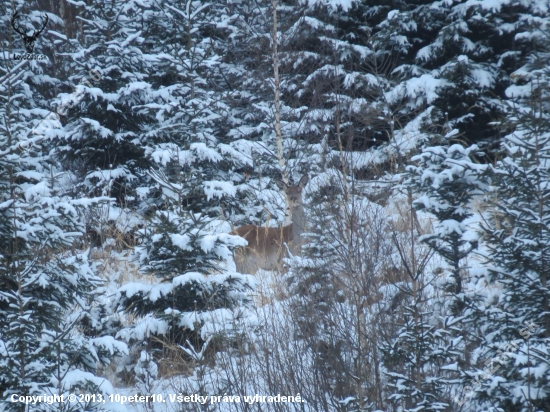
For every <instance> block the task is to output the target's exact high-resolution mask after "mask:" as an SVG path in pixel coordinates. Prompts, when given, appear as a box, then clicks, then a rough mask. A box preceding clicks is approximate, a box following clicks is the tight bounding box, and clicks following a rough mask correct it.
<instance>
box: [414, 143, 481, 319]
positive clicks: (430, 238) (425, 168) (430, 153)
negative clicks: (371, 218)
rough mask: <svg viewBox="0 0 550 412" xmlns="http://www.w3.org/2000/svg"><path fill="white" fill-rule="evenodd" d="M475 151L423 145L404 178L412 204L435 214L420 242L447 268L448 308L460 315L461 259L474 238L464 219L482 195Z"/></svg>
mask: <svg viewBox="0 0 550 412" xmlns="http://www.w3.org/2000/svg"><path fill="white" fill-rule="evenodd" d="M478 153H479V149H478V148H477V146H475V145H474V146H471V147H469V148H464V147H462V146H461V145H459V144H454V145H452V146H450V147H442V146H435V147H427V148H426V149H424V151H423V152H422V153H421V154H419V155H417V156H415V157H413V158H412V159H411V160H412V161H413V162H416V164H415V165H411V166H409V167H408V174H409V177H408V181H407V182H406V183H405V184H406V185H407V186H408V187H410V188H411V189H412V190H413V191H414V193H415V194H417V195H418V198H417V199H416V200H415V202H414V204H415V207H416V208H417V210H423V211H426V212H428V213H430V214H432V215H433V216H435V218H436V221H435V222H434V232H433V233H430V234H426V235H423V236H422V237H421V238H420V241H422V242H425V243H426V244H428V245H429V246H430V247H431V248H432V249H433V250H435V251H436V252H437V253H438V254H439V255H440V256H442V257H443V258H444V259H445V261H446V262H447V264H448V265H449V270H450V281H449V283H448V285H447V286H446V289H447V292H448V293H449V294H451V295H452V296H453V302H452V303H450V305H449V306H450V308H451V310H452V313H453V315H454V316H460V314H461V312H462V310H463V309H464V307H465V305H466V301H465V299H466V295H465V294H464V289H463V284H464V279H463V276H464V273H463V271H464V268H463V264H462V262H463V259H465V258H466V257H467V256H468V255H469V254H470V253H471V252H472V251H473V250H474V249H475V248H476V247H477V244H478V240H477V239H476V237H475V236H474V233H472V232H471V231H470V230H469V229H468V226H467V219H468V218H470V217H471V216H472V215H473V213H472V211H471V209H470V206H471V201H472V199H473V198H474V196H476V195H482V194H483V193H484V192H483V191H484V190H485V189H486V188H487V183H486V182H485V181H484V179H483V178H482V177H481V176H480V174H479V172H478V170H482V169H484V166H482V165H479V166H476V165H475V164H474V163H473V161H472V159H471V156H474V155H476V154H478Z"/></svg>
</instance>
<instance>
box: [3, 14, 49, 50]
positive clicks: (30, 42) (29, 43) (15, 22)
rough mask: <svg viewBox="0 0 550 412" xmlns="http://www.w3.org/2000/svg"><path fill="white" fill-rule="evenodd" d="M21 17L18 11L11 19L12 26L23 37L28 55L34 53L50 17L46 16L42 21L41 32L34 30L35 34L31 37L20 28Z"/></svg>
mask: <svg viewBox="0 0 550 412" xmlns="http://www.w3.org/2000/svg"><path fill="white" fill-rule="evenodd" d="M19 17H20V15H19V12H18V11H16V12H15V14H14V15H13V16H12V18H11V26H12V27H13V29H14V30H15V31H16V32H17V33H19V34H20V35H21V38H22V39H23V43H25V50H27V53H32V52H33V50H34V42H35V41H36V39H37V38H38V36H40V34H41V33H42V32H43V31H44V29H45V28H46V25H47V24H48V21H49V19H48V15H47V14H45V18H43V19H42V27H41V28H40V30H33V33H32V35H30V36H29V35H27V32H26V31H25V30H23V29H22V28H21V27H20V26H19Z"/></svg>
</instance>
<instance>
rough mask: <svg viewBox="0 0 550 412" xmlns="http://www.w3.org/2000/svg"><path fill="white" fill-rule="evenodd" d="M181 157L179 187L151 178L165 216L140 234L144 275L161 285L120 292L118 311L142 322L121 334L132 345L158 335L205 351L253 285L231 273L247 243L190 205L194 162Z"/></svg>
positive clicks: (154, 175)
mask: <svg viewBox="0 0 550 412" xmlns="http://www.w3.org/2000/svg"><path fill="white" fill-rule="evenodd" d="M180 154H181V156H180V157H179V159H174V160H173V161H174V162H175V163H176V164H178V163H179V162H182V163H181V164H179V166H180V168H182V169H183V171H181V172H180V173H181V178H180V179H178V180H177V181H176V182H174V181H171V180H170V178H169V177H168V176H167V175H166V174H164V173H163V172H162V171H156V172H154V171H152V172H151V177H152V178H153V179H154V180H155V181H156V182H157V185H158V190H159V191H161V192H162V193H163V197H164V202H165V210H162V211H160V210H159V211H157V212H156V214H155V216H154V217H153V218H152V219H151V222H150V224H149V225H148V226H147V227H146V228H144V229H141V230H140V231H139V232H138V237H139V241H138V242H139V244H138V246H137V247H136V249H135V257H136V259H137V261H138V262H139V265H140V269H141V271H142V272H143V273H146V274H150V275H153V276H155V277H156V278H157V279H158V281H159V282H158V283H157V284H142V283H130V284H128V285H125V286H123V287H121V288H120V289H119V291H118V293H117V299H116V301H115V305H116V306H117V307H118V308H120V309H124V310H126V311H127V312H131V313H134V314H136V315H137V316H138V317H139V319H138V321H137V322H136V323H135V325H133V326H132V327H130V328H127V329H126V330H125V331H122V332H121V336H124V337H125V338H126V339H127V340H128V341H133V340H143V339H144V338H146V337H149V336H152V335H156V336H159V337H164V338H166V339H167V343H174V342H176V343H179V344H180V345H181V344H184V343H185V342H186V341H187V340H189V341H190V342H192V344H194V345H196V346H197V347H199V348H200V346H201V345H202V343H203V342H204V341H205V340H206V338H207V337H208V330H210V329H211V328H210V324H209V322H211V319H212V314H213V313H218V314H219V315H220V316H221V317H222V324H223V319H225V316H226V315H224V314H226V313H227V314H230V313H232V311H233V310H237V312H238V310H239V306H241V305H243V304H246V302H247V301H248V298H247V293H246V292H247V290H248V289H249V288H250V285H249V281H248V279H247V276H245V275H241V274H238V273H235V272H233V271H231V270H228V269H227V262H228V261H231V259H232V250H233V249H234V248H235V247H237V246H243V245H244V240H243V239H241V238H239V237H237V236H233V235H229V234H227V233H224V230H223V228H221V227H220V224H221V222H220V221H219V220H217V219H215V218H213V217H210V216H208V215H207V214H206V213H200V212H198V213H196V212H193V211H192V210H189V209H190V208H189V207H188V205H187V202H186V199H187V196H188V193H189V192H190V191H192V190H194V188H193V187H189V186H187V184H186V182H187V180H186V179H184V177H185V174H184V171H185V169H184V167H185V166H186V162H187V161H188V160H189V156H188V154H185V153H180ZM190 172H191V173H194V172H195V170H193V169H191V171H190ZM219 186H221V187H218V186H215V187H212V190H213V191H218V192H219V193H223V195H227V193H228V192H227V189H228V185H227V184H226V185H221V184H219ZM203 196H204V197H206V196H207V195H206V194H204V193H203ZM209 196H210V194H209ZM214 317H215V316H214ZM214 329H216V328H214ZM222 332H224V333H225V332H227V333H229V334H231V333H233V332H234V331H229V330H228V331H222Z"/></svg>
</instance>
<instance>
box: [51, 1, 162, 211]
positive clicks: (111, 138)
mask: <svg viewBox="0 0 550 412" xmlns="http://www.w3.org/2000/svg"><path fill="white" fill-rule="evenodd" d="M144 4H146V3H142V2H133V1H130V2H127V1H114V2H108V3H90V4H89V5H84V3H79V5H78V6H79V16H80V17H81V22H82V30H79V31H77V32H76V36H77V37H76V38H75V39H69V40H68V43H69V45H67V46H66V47H68V48H70V49H71V52H70V53H67V54H66V56H65V60H69V61H66V62H65V66H66V70H67V72H68V73H69V77H68V80H67V82H66V83H67V84H66V87H65V88H66V89H68V90H67V92H65V93H60V94H59V95H58V96H57V99H55V101H54V105H55V106H56V107H57V111H58V113H59V114H60V115H61V116H62V119H63V124H64V128H63V131H62V132H61V133H60V134H59V136H58V137H59V140H58V142H57V144H56V153H57V155H58V157H59V159H60V160H61V161H62V162H63V165H64V167H65V168H66V169H67V170H71V171H72V172H73V173H74V175H75V183H76V184H75V186H74V193H75V196H77V195H80V194H83V195H86V196H89V195H108V196H111V197H113V198H115V199H116V200H117V202H118V204H119V205H120V204H122V205H126V203H127V202H130V205H132V203H133V200H135V199H136V198H135V196H134V194H135V193H134V188H135V186H136V185H137V183H138V182H139V181H140V179H139V177H140V176H142V175H143V173H140V172H141V171H142V169H144V170H146V169H147V168H148V166H149V165H148V164H147V162H146V161H145V157H144V150H143V147H142V146H143V142H142V141H141V140H140V138H141V137H142V136H141V131H142V130H143V125H144V124H147V122H148V119H147V118H146V116H144V115H143V114H142V113H139V112H137V111H135V110H134V109H133V107H134V106H136V105H139V104H140V103H143V102H144V101H148V97H146V96H148V90H149V88H150V87H151V86H150V85H149V84H148V83H147V79H148V74H149V73H150V71H151V70H152V69H151V68H150V61H151V60H154V58H153V57H151V58H150V59H149V60H148V59H147V58H144V56H143V53H142V51H141V50H140V44H141V43H142V42H143V41H144V39H143V37H141V32H142V28H143V27H142V26H143V25H144V23H143V20H144V19H145V16H146V14H145V13H144V12H143V9H142V7H141V6H143V5H144Z"/></svg>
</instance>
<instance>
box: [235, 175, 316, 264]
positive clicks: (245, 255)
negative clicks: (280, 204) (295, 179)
mask: <svg viewBox="0 0 550 412" xmlns="http://www.w3.org/2000/svg"><path fill="white" fill-rule="evenodd" d="M307 180H308V177H307V175H305V176H303V177H302V179H300V182H299V183H298V185H296V186H289V185H285V184H283V185H284V190H285V193H286V197H287V200H288V204H289V208H290V213H291V216H292V223H291V224H290V225H287V226H281V227H263V226H256V225H245V226H241V227H239V228H237V229H235V231H234V232H233V233H234V234H237V235H239V236H241V237H243V238H244V239H245V240H246V241H247V242H248V245H247V246H245V247H243V248H240V249H239V250H238V251H237V253H236V254H235V264H236V266H237V272H240V273H249V274H252V275H254V274H256V272H257V271H258V269H263V270H277V269H281V268H282V263H283V258H284V257H285V256H286V252H287V246H288V249H289V250H290V252H291V253H292V254H300V243H301V242H300V240H301V235H302V233H303V232H304V229H305V226H306V217H305V213H304V206H303V203H302V189H303V188H304V186H305V185H306V183H307Z"/></svg>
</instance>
